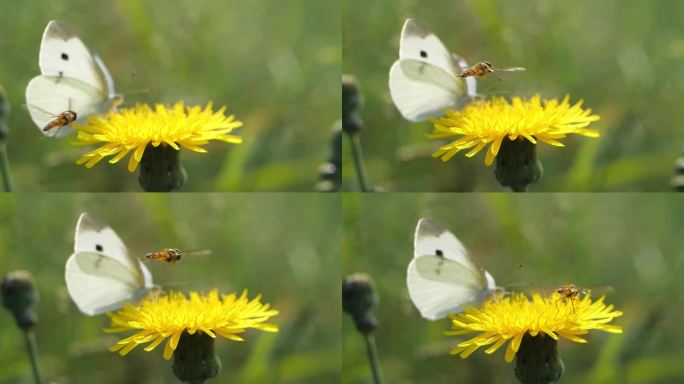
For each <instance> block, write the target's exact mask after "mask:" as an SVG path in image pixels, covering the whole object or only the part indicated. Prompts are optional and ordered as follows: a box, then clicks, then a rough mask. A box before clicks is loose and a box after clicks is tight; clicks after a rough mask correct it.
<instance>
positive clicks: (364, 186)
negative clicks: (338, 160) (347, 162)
mask: <svg viewBox="0 0 684 384" xmlns="http://www.w3.org/2000/svg"><path fill="white" fill-rule="evenodd" d="M349 139H350V140H351V145H352V156H353V157H354V167H355V168H356V176H357V177H358V179H359V186H360V187H361V191H362V192H372V191H371V190H370V188H369V187H368V180H367V179H366V169H365V167H364V165H363V152H362V150H361V138H360V137H359V135H358V134H350V135H349Z"/></svg>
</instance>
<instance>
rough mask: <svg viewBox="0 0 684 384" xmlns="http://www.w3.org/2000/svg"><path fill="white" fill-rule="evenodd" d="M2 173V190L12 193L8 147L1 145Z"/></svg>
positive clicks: (0, 167) (0, 166) (0, 161)
mask: <svg viewBox="0 0 684 384" xmlns="http://www.w3.org/2000/svg"><path fill="white" fill-rule="evenodd" d="M0 173H2V188H3V191H5V192H12V190H14V187H13V186H12V176H11V174H10V166H9V158H8V157H7V146H6V145H5V143H0Z"/></svg>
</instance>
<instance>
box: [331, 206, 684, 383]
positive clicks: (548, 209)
mask: <svg viewBox="0 0 684 384" xmlns="http://www.w3.org/2000/svg"><path fill="white" fill-rule="evenodd" d="M653 197H654V198H653V199H645V198H644V196H643V195H641V196H639V195H630V194H627V195H618V194H602V195H586V194H559V195H535V196H521V197H518V196H513V195H510V194H481V195H467V196H461V197H459V198H458V199H455V198H453V197H452V196H447V195H440V194H424V195H415V194H393V195H390V196H386V195H383V196H380V195H364V196H356V195H349V194H347V195H346V196H345V199H344V205H343V212H344V216H345V219H344V224H343V244H344V247H343V251H342V271H343V274H344V275H347V274H350V273H354V272H367V273H369V274H371V275H372V276H373V278H374V279H375V283H376V289H377V292H378V294H379V296H380V304H379V307H378V308H377V310H376V314H377V317H378V319H379V322H380V327H379V328H378V331H377V333H376V339H377V344H378V348H379V356H380V362H381V365H382V373H383V376H384V379H385V382H387V383H481V384H489V383H496V384H503V383H511V384H513V383H517V381H516V380H515V378H514V373H513V369H514V366H515V364H514V363H512V364H506V363H505V361H504V350H503V349H501V350H499V351H497V352H495V353H494V354H493V355H485V354H484V353H483V351H482V350H479V351H477V352H475V353H473V354H472V355H471V356H470V357H469V358H468V359H466V360H461V358H460V357H452V356H450V355H449V351H450V350H451V349H452V348H454V347H455V346H456V345H457V344H458V343H459V340H466V337H467V336H464V337H455V336H444V335H443V331H445V330H447V329H448V328H449V321H448V320H442V321H437V322H430V321H427V320H423V319H422V318H421V317H420V315H419V313H418V311H417V310H415V309H414V308H413V305H412V304H411V302H410V300H409V297H408V292H407V289H406V267H407V266H408V263H409V261H410V260H411V258H412V257H413V232H414V229H415V225H416V223H417V221H418V219H419V218H421V217H430V218H432V219H434V220H436V221H438V222H440V223H442V225H444V226H445V227H447V228H449V229H450V230H451V231H452V232H453V233H454V234H456V236H458V237H459V238H460V239H461V241H462V242H463V244H464V245H465V246H466V248H467V249H468V250H469V251H470V254H471V256H472V258H473V259H474V260H475V262H476V263H477V264H479V265H480V266H482V267H483V268H486V269H487V270H488V271H489V272H491V273H492V275H493V276H494V277H495V278H496V279H497V283H498V284H499V285H503V286H508V287H509V289H511V290H517V291H525V292H530V291H532V290H541V291H542V292H550V290H551V289H553V288H555V287H557V286H559V285H561V284H565V283H575V284H579V285H583V286H605V285H608V286H611V287H613V289H614V292H613V293H610V292H609V293H608V296H607V299H606V301H607V302H608V303H610V304H615V306H616V307H617V308H618V309H620V310H622V311H624V315H623V316H622V317H619V318H617V319H616V320H615V321H614V324H617V325H620V326H622V327H624V334H622V335H614V334H607V333H604V332H594V331H592V332H591V333H590V335H588V340H589V343H588V344H578V343H574V342H571V341H567V340H563V341H560V342H559V351H560V354H561V357H562V358H563V360H564V362H565V367H566V373H565V375H564V377H563V378H562V380H561V381H562V382H563V383H568V384H570V383H577V384H580V383H582V384H583V383H593V384H604V383H605V384H613V383H631V384H637V383H644V384H646V383H681V382H682V380H684V367H683V366H682V364H681V362H682V359H684V351H683V350H682V347H681V341H682V339H684V331H683V330H682V327H681V319H682V316H683V315H684V311H683V310H682V308H683V307H684V295H683V294H682V291H684V282H683V281H682V278H681V276H682V273H684V250H683V249H682V243H681V239H682V236H681V234H682V230H684V215H682V212H684V198H681V197H679V196H677V195H674V194H671V195H664V194H663V195H653ZM519 265H522V268H520V269H519V268H518V266H519ZM604 291H605V288H604ZM342 329H343V353H342V356H343V372H344V373H343V382H344V383H348V384H352V383H369V382H370V376H369V368H368V362H367V360H366V355H365V345H364V343H363V341H362V338H361V336H360V335H359V334H358V332H356V330H355V328H354V325H353V323H352V321H351V319H349V318H348V316H345V318H344V319H343V321H342Z"/></svg>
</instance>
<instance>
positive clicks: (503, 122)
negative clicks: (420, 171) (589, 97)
mask: <svg viewBox="0 0 684 384" xmlns="http://www.w3.org/2000/svg"><path fill="white" fill-rule="evenodd" d="M568 99H569V98H568V96H566V97H565V98H564V99H563V101H561V102H560V103H559V102H558V100H555V99H554V100H544V102H543V103H542V101H541V98H540V96H539V95H536V96H534V97H532V98H531V99H529V100H523V99H521V98H520V97H514V98H513V100H512V101H511V102H508V101H507V100H506V99H504V98H502V97H494V98H492V99H491V100H486V101H475V102H472V103H470V104H468V105H466V106H465V107H464V108H463V109H462V110H447V111H446V116H444V117H441V118H438V119H431V120H430V121H431V122H432V124H433V125H434V131H433V132H432V134H431V135H430V136H429V138H431V139H444V138H450V137H453V136H457V137H459V139H458V140H456V141H454V142H453V143H450V144H447V145H444V146H442V147H441V148H439V150H437V152H435V153H434V154H433V155H432V156H433V157H441V158H442V160H444V161H447V160H449V159H451V158H452V157H454V156H455V155H456V154H457V153H459V152H460V151H462V150H466V149H469V150H470V151H469V152H468V153H466V157H472V156H475V155H476V154H477V153H478V152H480V151H481V150H482V149H483V148H484V147H486V146H487V145H489V147H488V148H487V154H486V156H485V164H487V165H488V166H489V165H492V163H493V162H494V158H495V157H496V155H497V154H498V153H499V148H501V143H502V141H503V140H505V139H506V138H508V139H509V140H516V139H518V138H522V139H526V140H529V141H530V142H531V143H533V144H537V142H538V141H543V142H545V143H548V144H551V145H553V146H556V147H563V146H564V145H563V143H561V142H560V141H559V139H562V138H565V137H566V136H567V135H569V134H572V133H575V134H578V135H582V136H587V137H599V133H598V132H597V131H595V130H591V129H586V127H587V126H588V125H589V124H591V123H592V122H594V121H596V120H598V119H599V116H598V115H593V114H592V113H591V109H582V101H581V100H580V101H579V102H577V103H576V104H575V105H570V103H569V102H568Z"/></svg>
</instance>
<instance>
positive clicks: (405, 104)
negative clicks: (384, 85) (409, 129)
mask: <svg viewBox="0 0 684 384" xmlns="http://www.w3.org/2000/svg"><path fill="white" fill-rule="evenodd" d="M462 65H466V64H465V62H464V61H463V60H461V59H460V58H458V57H457V56H456V57H455V56H453V55H452V54H451V53H449V51H448V50H447V48H446V46H444V44H443V43H442V41H441V40H440V39H439V38H438V37H437V36H436V35H435V34H434V33H432V32H430V30H429V29H427V28H425V27H424V26H422V25H420V24H419V23H418V22H416V21H415V20H413V19H408V20H406V22H405V23H404V27H403V29H402V32H401V45H400V48H399V60H398V61H396V62H395V63H394V64H393V65H392V68H390V76H389V88H390V95H391V96H392V101H393V102H394V104H395V106H396V107H397V109H398V110H399V112H401V114H402V116H403V117H404V118H406V119H407V120H410V121H416V122H417V121H424V120H426V119H428V118H429V117H438V116H440V115H442V114H443V112H444V109H445V108H460V107H462V105H463V104H464V103H465V102H466V101H467V100H469V98H470V96H474V95H475V83H474V80H473V81H472V82H471V81H464V79H461V78H459V77H458V74H459V73H460V72H461V69H460V66H462Z"/></svg>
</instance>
